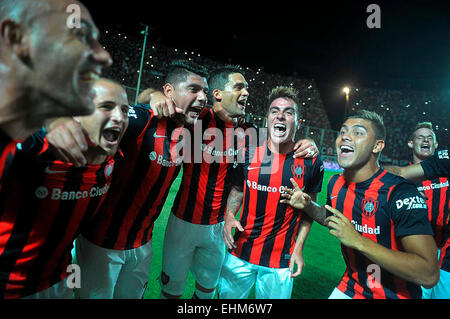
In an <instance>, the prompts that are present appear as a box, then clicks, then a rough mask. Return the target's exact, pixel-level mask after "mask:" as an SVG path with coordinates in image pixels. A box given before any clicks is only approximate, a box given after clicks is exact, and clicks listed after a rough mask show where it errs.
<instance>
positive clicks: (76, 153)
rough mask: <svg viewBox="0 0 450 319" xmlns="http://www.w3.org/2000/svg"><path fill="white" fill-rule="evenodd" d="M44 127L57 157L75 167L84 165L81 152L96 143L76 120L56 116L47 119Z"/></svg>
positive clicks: (84, 160)
mask: <svg viewBox="0 0 450 319" xmlns="http://www.w3.org/2000/svg"><path fill="white" fill-rule="evenodd" d="M45 128H46V130H47V136H46V138H47V141H48V143H49V144H50V145H51V146H52V150H53V152H54V154H55V156H56V157H57V158H58V159H60V160H61V161H63V162H66V163H72V164H74V165H75V166H76V167H80V166H83V165H86V163H87V160H86V158H85V156H84V154H83V152H85V151H86V150H87V149H88V146H89V145H91V146H96V143H95V142H94V141H93V140H92V139H91V138H90V137H89V134H88V133H87V132H86V130H85V129H84V128H83V127H82V126H81V124H80V123H79V122H78V121H76V120H75V119H74V118H72V117H61V118H56V119H52V120H51V121H48V122H47V124H46V126H45Z"/></svg>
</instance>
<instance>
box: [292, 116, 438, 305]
mask: <svg viewBox="0 0 450 319" xmlns="http://www.w3.org/2000/svg"><path fill="white" fill-rule="evenodd" d="M385 135H386V130H385V127H384V123H383V120H382V118H381V116H379V115H378V114H376V113H374V112H369V111H366V110H363V111H360V112H358V113H357V114H356V115H354V116H350V117H349V118H347V119H346V121H345V122H344V124H343V125H342V127H341V129H340V134H339V135H338V137H337V139H336V151H337V154H338V162H339V165H340V166H341V167H342V168H343V169H344V171H343V173H342V174H340V175H335V176H333V177H331V178H330V181H329V183H328V197H327V203H328V204H327V205H326V206H325V207H320V208H319V207H316V206H314V205H312V204H311V200H310V197H309V196H308V195H307V194H305V193H303V192H302V191H301V189H300V187H299V186H297V185H296V184H295V181H293V184H294V187H295V191H293V190H287V191H286V194H284V195H283V197H285V199H284V200H283V202H284V203H289V204H290V205H292V206H293V207H295V208H298V209H303V210H304V211H306V212H307V213H308V214H309V215H310V216H311V217H313V218H314V219H315V220H317V221H318V222H319V223H320V224H322V225H325V226H327V227H328V228H330V233H331V234H332V235H333V236H335V237H337V238H338V239H339V240H340V241H341V244H342V254H343V257H344V260H345V263H346V265H347V269H346V271H345V273H344V275H343V277H342V280H341V282H340V283H339V285H338V287H337V288H336V289H335V290H334V291H333V292H332V294H331V296H330V298H344V299H345V298H348V299H349V298H355V299H356V298H367V299H372V298H387V299H391V298H392V299H397V298H421V296H422V291H421V288H420V285H422V286H425V287H426V288H431V287H433V286H434V285H436V283H437V282H438V280H439V268H438V263H437V248H436V243H435V241H434V239H433V236H432V234H433V231H432V229H431V226H430V223H429V221H428V218H427V216H428V211H427V205H426V202H425V200H424V199H423V198H422V196H421V195H420V193H419V192H418V191H417V188H416V187H415V186H414V185H413V184H412V183H410V182H408V181H406V180H405V179H403V178H401V177H398V176H395V175H393V174H390V173H388V172H387V171H385V170H383V169H381V168H380V167H379V165H378V157H379V155H380V153H381V151H382V150H383V148H384V140H385ZM327 210H329V211H330V212H331V213H332V214H331V216H328V217H327Z"/></svg>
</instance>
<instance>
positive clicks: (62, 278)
mask: <svg viewBox="0 0 450 319" xmlns="http://www.w3.org/2000/svg"><path fill="white" fill-rule="evenodd" d="M94 90H95V93H96V95H95V99H94V103H95V111H94V113H93V114H92V115H90V116H82V117H77V120H78V121H79V122H80V125H81V126H82V127H83V128H84V129H85V130H86V132H87V134H89V136H90V138H91V139H92V140H94V141H95V142H96V144H97V146H96V147H93V146H91V147H89V148H88V149H87V150H86V151H85V154H84V155H85V156H86V159H87V162H88V165H86V166H83V167H75V166H74V165H72V164H65V163H63V162H61V161H59V160H55V158H54V155H53V152H52V151H51V150H50V148H49V145H48V143H47V141H46V139H45V138H43V134H38V133H37V134H34V135H32V136H31V137H30V138H28V139H27V140H26V141H25V142H24V143H23V144H22V145H21V146H20V147H18V151H17V154H16V158H15V159H14V162H13V164H12V167H11V174H10V175H9V176H8V179H7V180H6V181H7V183H5V184H4V186H5V187H4V188H3V189H2V191H1V192H0V211H1V212H2V213H1V215H0V274H1V276H0V298H21V297H26V298H33V299H45V298H58V299H59V298H72V288H74V287H75V286H78V285H79V282H77V280H75V282H68V281H67V280H66V278H68V275H69V274H71V273H72V271H73V270H74V269H75V268H73V267H69V266H70V264H71V254H70V251H71V249H72V243H73V240H74V239H75V238H76V237H77V236H78V234H79V233H80V231H81V229H82V228H83V227H85V226H86V225H87V224H88V223H89V222H90V220H91V219H92V218H93V216H94V215H95V213H96V211H97V209H98V207H99V206H100V205H101V204H102V202H103V200H104V199H105V197H106V194H107V192H108V190H109V188H110V182H111V174H112V172H113V170H114V168H115V164H116V163H115V159H114V155H115V154H116V151H117V149H118V146H119V141H120V139H121V138H122V136H123V134H124V133H125V130H126V128H127V126H128V117H127V113H128V100H127V95H126V92H125V90H124V89H123V88H122V86H120V85H119V84H117V83H115V82H113V81H111V80H107V79H100V80H99V81H97V82H96V83H95V84H94ZM75 275H76V276H75V278H77V276H79V275H80V274H79V272H78V274H75ZM81 278H82V276H81Z"/></svg>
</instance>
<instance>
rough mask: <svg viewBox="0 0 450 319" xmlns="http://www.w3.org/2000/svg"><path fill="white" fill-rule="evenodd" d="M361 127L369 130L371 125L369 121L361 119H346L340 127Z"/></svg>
mask: <svg viewBox="0 0 450 319" xmlns="http://www.w3.org/2000/svg"><path fill="white" fill-rule="evenodd" d="M354 126H356V127H363V128H365V129H366V130H368V129H370V128H371V124H370V121H369V120H366V119H362V118H351V119H347V120H346V121H345V122H344V124H342V127H349V128H350V127H354Z"/></svg>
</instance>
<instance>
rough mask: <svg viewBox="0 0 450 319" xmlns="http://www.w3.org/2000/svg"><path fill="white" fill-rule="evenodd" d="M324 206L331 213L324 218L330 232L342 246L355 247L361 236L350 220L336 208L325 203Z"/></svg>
mask: <svg viewBox="0 0 450 319" xmlns="http://www.w3.org/2000/svg"><path fill="white" fill-rule="evenodd" d="M325 208H326V209H327V210H329V211H330V212H331V213H333V215H332V216H329V217H327V218H326V219H325V225H326V226H327V227H328V228H329V229H330V234H331V235H333V236H335V237H336V238H337V239H339V241H340V242H341V243H342V244H343V245H344V246H347V247H350V248H357V247H358V246H359V245H358V244H359V243H360V241H361V239H362V238H363V237H362V236H361V235H360V234H359V233H358V232H357V231H356V229H355V227H354V226H353V224H352V222H351V221H350V220H349V219H348V218H347V217H345V216H344V215H343V214H342V213H341V212H340V211H338V210H337V209H335V208H333V207H331V206H329V205H325Z"/></svg>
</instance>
